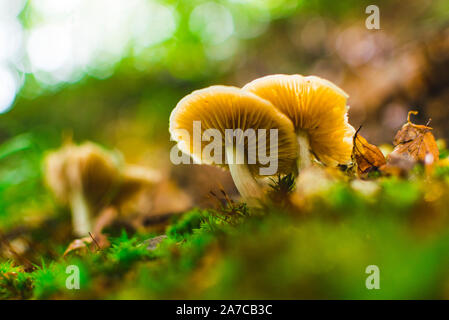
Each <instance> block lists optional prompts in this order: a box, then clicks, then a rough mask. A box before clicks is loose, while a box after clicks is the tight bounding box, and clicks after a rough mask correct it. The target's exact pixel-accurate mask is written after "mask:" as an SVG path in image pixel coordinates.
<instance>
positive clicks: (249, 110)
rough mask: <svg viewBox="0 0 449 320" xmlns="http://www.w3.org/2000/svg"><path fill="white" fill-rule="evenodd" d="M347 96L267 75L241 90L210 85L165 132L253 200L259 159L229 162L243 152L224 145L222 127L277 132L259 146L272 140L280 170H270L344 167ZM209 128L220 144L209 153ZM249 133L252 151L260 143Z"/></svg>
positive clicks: (310, 82)
mask: <svg viewBox="0 0 449 320" xmlns="http://www.w3.org/2000/svg"><path fill="white" fill-rule="evenodd" d="M347 98H348V95H347V94H346V93H345V92H344V91H343V90H342V89H340V88H338V87H337V86H336V85H334V84H333V83H331V82H329V81H327V80H324V79H321V78H319V77H315V76H308V77H304V76H301V75H271V76H266V77H263V78H259V79H256V80H254V81H252V82H250V83H248V84H246V85H245V86H244V87H243V88H236V87H229V86H211V87H208V88H205V89H201V90H197V91H194V92H193V93H191V94H189V95H187V96H186V97H184V98H183V99H182V100H181V101H180V102H179V103H178V104H177V106H176V108H175V109H174V110H173V111H172V114H171V116H170V129H169V130H170V134H171V137H172V140H174V141H176V142H177V143H178V148H179V149H180V150H181V151H182V152H184V153H186V154H188V155H190V156H191V157H192V158H193V159H194V160H195V161H196V162H197V163H204V164H213V165H218V166H222V167H224V168H227V169H229V171H230V173H231V176H232V178H233V180H234V183H235V185H236V187H237V189H238V191H239V192H240V194H241V196H242V197H243V198H244V199H245V200H246V201H247V202H248V203H249V204H254V203H255V202H256V200H257V199H261V198H262V196H263V189H262V187H261V185H260V184H259V182H258V180H257V179H256V178H257V177H258V176H260V174H259V173H258V172H259V171H258V170H257V169H260V167H261V166H263V164H261V163H260V161H257V157H256V160H254V159H252V160H253V161H252V162H251V161H250V160H251V159H250V157H249V156H248V158H247V159H245V160H244V161H243V162H242V161H240V162H235V161H234V159H238V158H240V159H244V155H242V149H238V148H235V147H234V146H233V144H232V143H228V142H229V140H230V138H229V135H228V134H226V131H227V130H236V129H240V130H243V131H245V130H247V129H254V130H256V131H257V130H260V129H265V130H270V129H276V130H277V132H278V136H277V141H274V142H275V144H272V143H271V142H272V141H270V142H266V141H265V142H264V143H263V145H264V147H266V146H268V145H270V151H272V150H271V149H274V150H275V151H276V150H277V153H276V156H277V161H278V168H277V171H276V172H274V173H272V175H274V174H282V173H291V172H295V173H299V172H301V171H302V170H303V169H305V168H307V167H309V166H311V165H312V164H313V163H321V164H322V165H326V166H336V165H338V164H347V163H349V162H350V161H351V153H352V147H353V136H354V133H355V130H354V128H353V127H352V126H351V125H350V124H349V123H348V117H347V111H348V106H347V104H346V100H347ZM195 122H198V123H200V124H201V125H200V126H197V128H198V129H197V131H199V132H195V131H196V129H195ZM208 129H213V130H217V131H218V132H219V133H220V134H218V135H213V137H214V139H215V138H216V137H219V138H218V139H220V141H221V145H222V148H220V149H218V150H217V149H215V150H214V154H213V156H208V154H207V152H206V154H205V152H204V151H205V150H206V149H207V148H208V141H210V137H209V136H210V134H209V135H208V134H207V132H206V131H207V130H208ZM204 135H205V136H206V139H201V140H200V142H198V141H195V139H194V137H195V136H197V137H198V136H199V137H204ZM231 138H232V139H233V138H234V136H232V137H231ZM243 138H244V137H243ZM247 138H248V141H247V142H245V143H244V146H245V148H244V151H245V152H248V154H251V153H252V154H254V153H255V152H254V151H255V150H251V148H253V149H254V148H255V147H254V146H258V147H259V148H260V145H259V143H260V142H261V141H259V140H260V139H261V137H260V136H257V137H256V136H255V135H253V136H251V135H247ZM264 138H266V136H264ZM251 139H253V140H255V141H253V142H254V143H251V142H252V141H251ZM251 151H253V152H251ZM217 152H218V155H217ZM256 153H257V151H256ZM295 161H296V164H295Z"/></svg>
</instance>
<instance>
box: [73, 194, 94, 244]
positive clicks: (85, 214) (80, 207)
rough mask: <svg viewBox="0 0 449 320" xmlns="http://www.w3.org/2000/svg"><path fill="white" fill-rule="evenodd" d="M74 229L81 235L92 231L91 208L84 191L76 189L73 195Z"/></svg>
mask: <svg viewBox="0 0 449 320" xmlns="http://www.w3.org/2000/svg"><path fill="white" fill-rule="evenodd" d="M70 206H71V209H72V223H73V231H74V233H75V234H76V235H77V236H79V237H82V236H86V235H88V233H89V231H91V227H92V226H91V222H90V209H89V205H88V204H87V202H86V199H85V198H84V196H83V194H82V192H80V191H75V192H74V193H73V195H72V197H71V201H70Z"/></svg>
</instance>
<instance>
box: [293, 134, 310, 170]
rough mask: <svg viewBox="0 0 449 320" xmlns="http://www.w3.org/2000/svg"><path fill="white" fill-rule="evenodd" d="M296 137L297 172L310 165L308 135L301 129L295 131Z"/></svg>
mask: <svg viewBox="0 0 449 320" xmlns="http://www.w3.org/2000/svg"><path fill="white" fill-rule="evenodd" d="M296 136H297V139H298V172H301V170H304V169H305V168H308V167H310V166H311V165H312V157H311V153H310V141H309V135H308V134H307V132H305V131H303V130H299V131H298V132H297V135H296Z"/></svg>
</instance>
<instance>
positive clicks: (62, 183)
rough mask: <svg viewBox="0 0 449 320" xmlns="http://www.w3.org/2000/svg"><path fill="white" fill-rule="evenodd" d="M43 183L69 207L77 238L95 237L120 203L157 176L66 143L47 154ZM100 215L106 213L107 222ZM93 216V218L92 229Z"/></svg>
mask: <svg viewBox="0 0 449 320" xmlns="http://www.w3.org/2000/svg"><path fill="white" fill-rule="evenodd" d="M45 180H46V184H47V185H48V187H49V188H50V189H51V190H52V191H53V193H54V194H55V196H56V197H57V199H58V200H60V201H61V202H63V203H66V204H68V205H70V208H71V212H72V224H73V230H74V233H75V235H77V236H80V237H81V236H87V235H88V233H89V232H91V231H92V232H93V233H94V234H95V235H96V236H99V235H100V233H101V229H102V228H103V227H104V226H105V225H106V224H108V222H110V219H112V218H113V217H115V213H116V212H117V210H118V209H119V207H120V205H121V204H122V203H123V202H124V201H126V200H127V199H130V198H131V197H132V196H134V195H136V193H137V192H139V191H140V190H141V189H142V188H143V187H144V186H148V185H150V184H154V183H156V182H158V181H159V177H158V176H157V175H155V174H154V173H153V171H151V170H146V168H142V167H137V166H129V165H128V166H125V165H123V164H122V161H121V157H120V156H119V154H118V153H113V152H109V151H106V150H105V149H103V148H101V147H100V146H98V145H96V144H94V143H90V142H86V143H83V144H81V145H75V144H72V143H69V144H67V145H65V146H63V147H62V148H61V149H59V150H57V151H54V152H51V153H49V154H48V155H47V156H46V158H45ZM111 208H112V210H110V209H111ZM111 212H114V214H113V215H111V214H110V213H111ZM102 213H109V214H106V215H109V219H105V218H104V217H102ZM93 216H97V223H96V224H95V226H93V223H92V218H93ZM111 217H112V218H111ZM106 220H107V221H106ZM97 224H98V225H97Z"/></svg>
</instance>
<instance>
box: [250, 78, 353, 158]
mask: <svg viewBox="0 0 449 320" xmlns="http://www.w3.org/2000/svg"><path fill="white" fill-rule="evenodd" d="M243 90H245V91H248V92H252V93H254V94H256V95H258V96H259V97H261V98H263V99H266V100H268V101H270V102H271V103H272V104H273V105H274V106H275V107H276V108H277V109H279V110H280V111H281V112H282V113H284V114H285V115H287V116H288V117H289V118H290V120H291V121H292V122H293V125H294V127H295V130H296V131H297V132H299V131H302V132H305V133H307V134H308V137H309V140H310V147H311V149H312V153H313V154H314V155H315V156H316V158H317V159H318V160H320V161H321V162H323V163H324V164H326V165H330V166H335V165H337V164H344V163H348V162H350V161H351V153H352V147H353V136H354V133H355V129H354V128H353V127H352V126H351V125H350V124H349V123H348V117H347V111H348V109H349V107H348V106H347V105H346V100H347V98H348V95H347V94H346V93H345V92H344V91H343V90H342V89H340V88H339V87H337V86H336V85H335V84H333V83H331V82H330V81H327V80H325V79H322V78H319V77H316V76H308V77H304V76H301V75H297V74H296V75H283V74H278V75H270V76H266V77H262V78H259V79H256V80H254V81H252V82H250V83H248V84H247V85H245V86H244V87H243Z"/></svg>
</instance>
